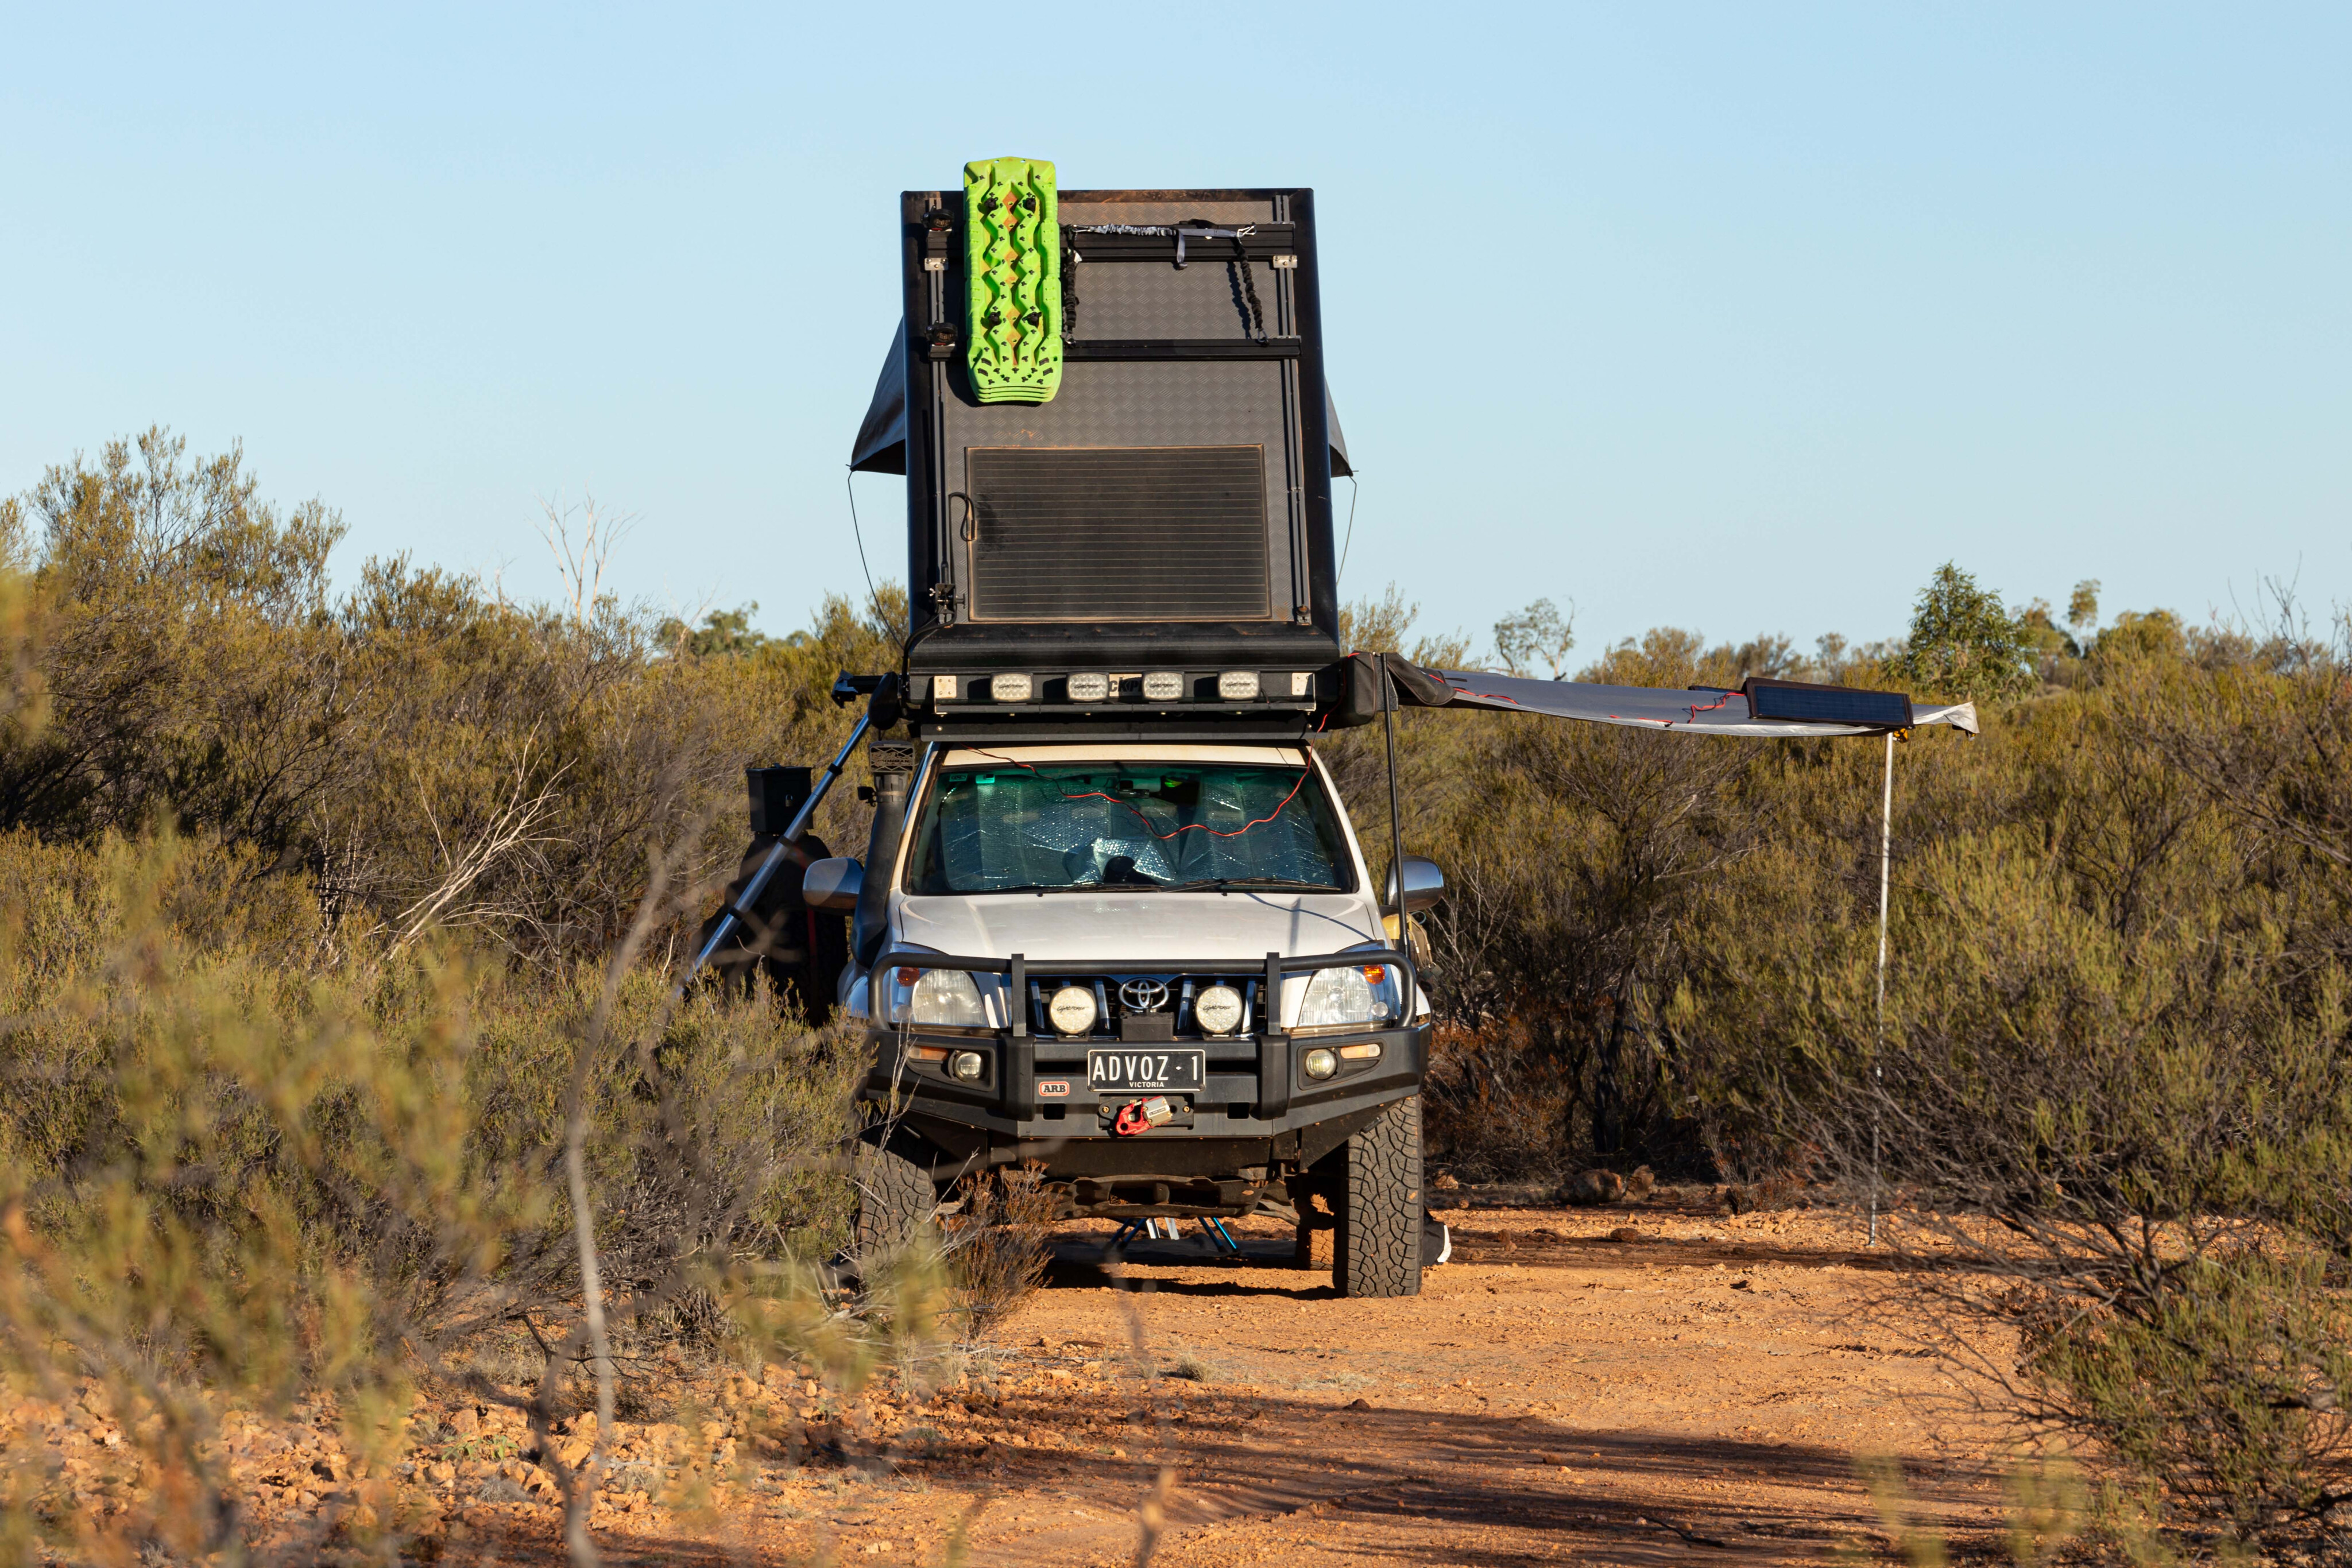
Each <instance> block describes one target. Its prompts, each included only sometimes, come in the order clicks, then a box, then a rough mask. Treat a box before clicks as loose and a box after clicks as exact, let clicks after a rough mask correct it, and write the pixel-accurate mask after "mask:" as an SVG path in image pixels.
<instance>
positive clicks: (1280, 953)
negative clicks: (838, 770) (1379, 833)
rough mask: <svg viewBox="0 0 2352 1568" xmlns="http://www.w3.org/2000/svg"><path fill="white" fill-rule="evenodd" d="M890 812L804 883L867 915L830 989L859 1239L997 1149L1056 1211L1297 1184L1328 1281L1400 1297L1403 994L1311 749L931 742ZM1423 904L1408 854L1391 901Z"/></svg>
mask: <svg viewBox="0 0 2352 1568" xmlns="http://www.w3.org/2000/svg"><path fill="white" fill-rule="evenodd" d="M905 820H906V823H907V829H906V831H904V832H902V833H901V834H899V835H898V842H897V845H896V852H895V853H894V854H893V855H892V856H891V858H890V861H889V862H888V863H887V864H883V865H877V866H875V867H870V868H869V867H865V866H862V865H860V864H859V863H858V862H855V861H849V860H841V859H835V860H824V861H819V862H815V863H814V865H812V866H811V867H810V868H809V869H808V872H807V873H806V880H805V886H806V888H807V890H808V897H809V902H810V903H811V904H814V905H816V906H817V907H820V908H823V907H833V908H847V907H852V906H858V905H862V906H863V911H862V913H870V915H871V917H872V918H876V919H878V920H879V922H880V931H879V932H878V934H877V935H878V940H877V941H874V942H871V943H870V944H869V943H868V942H866V940H865V939H864V936H865V934H864V933H861V934H860V935H859V936H856V937H853V943H854V945H856V946H871V947H878V949H879V951H878V953H877V956H875V958H874V960H873V961H872V962H871V963H870V964H860V965H853V966H852V967H850V968H849V969H848V970H847V971H845V976H844V983H843V987H842V997H841V1000H842V1002H843V1004H844V1006H845V1008H846V1009H847V1010H848V1011H849V1012H850V1013H851V1014H852V1015H854V1016H856V1017H860V1018H863V1019H866V1020H867V1033H868V1037H869V1039H870V1040H871V1041H872V1043H873V1058H872V1066H871V1068H870V1069H869V1071H868V1072H867V1075H866V1081H865V1083H864V1085H863V1088H862V1091H861V1092H862V1095H863V1097H864V1098H865V1099H866V1101H867V1103H869V1104H870V1105H871V1106H872V1108H873V1112H874V1123H875V1129H874V1132H873V1134H871V1137H870V1141H869V1142H867V1143H866V1145H864V1146H863V1151H862V1153H863V1158H862V1161H861V1168H860V1171H859V1181H858V1186H859V1189H860V1192H861V1195H862V1197H863V1202H862V1206H861V1208H860V1212H859V1219H858V1239H859V1243H860V1245H861V1246H866V1247H870V1246H875V1245H878V1244H887V1243H888V1242H890V1241H893V1240H895V1239H898V1237H900V1236H901V1235H903V1234H904V1232H905V1230H906V1228H908V1227H909V1226H911V1225H913V1224H915V1223H917V1222H918V1221H919V1220H921V1219H923V1218H927V1217H928V1216H929V1214H930V1213H931V1211H932V1209H933V1207H935V1205H936V1202H937V1199H938V1195H939V1190H940V1186H941V1185H942V1184H943V1183H945V1182H947V1181H950V1180H951V1179H953V1178H954V1177H956V1176H960V1175H961V1174H963V1173H966V1172H970V1171H973V1170H979V1169H984V1168H987V1167H989V1166H1003V1165H1011V1164H1018V1165H1021V1166H1028V1167H1031V1168H1033V1169H1034V1170H1035V1171H1037V1172H1038V1173H1039V1179H1041V1180H1042V1181H1043V1182H1044V1183H1045V1184H1046V1186H1048V1188H1049V1190H1051V1191H1052V1192H1054V1193H1055V1195H1056V1196H1057V1197H1059V1199H1060V1203H1059V1207H1060V1209H1061V1211H1062V1212H1064V1213H1066V1214H1068V1215H1073V1216H1107V1217H1113V1218H1150V1217H1155V1216H1171V1217H1201V1218H1205V1217H1217V1216H1238V1215H1244V1214H1247V1213H1249V1212H1251V1211H1252V1210H1253V1209H1254V1208H1255V1207H1257V1205H1258V1204H1259V1202H1260V1200H1261V1199H1262V1198H1264V1197H1267V1196H1269V1195H1270V1194H1271V1195H1274V1196H1277V1197H1286V1198H1287V1199H1288V1200H1289V1201H1290V1202H1292V1203H1294V1204H1296V1205H1297V1206H1298V1207H1300V1208H1301V1209H1302V1211H1304V1210H1307V1209H1308V1208H1309V1207H1310V1206H1311V1204H1312V1201H1313V1199H1315V1198H1317V1197H1320V1198H1321V1199H1322V1200H1323V1203H1324V1205H1325V1206H1326V1207H1328V1210H1329V1212H1330V1214H1331V1216H1332V1220H1331V1224H1332V1228H1333V1231H1334V1238H1333V1240H1334V1245H1333V1249H1332V1253H1333V1280H1334V1282H1335V1283H1336V1284H1337V1285H1338V1287H1339V1290H1340V1291H1343V1292H1344V1293H1346V1294H1349V1295H1369V1296H1393V1295H1402V1294H1410V1293H1412V1291H1416V1290H1417V1289H1418V1288H1419V1283H1420V1277H1421V1268H1422V1256H1421V1249H1422V1232H1423V1203H1422V1192H1421V1129H1420V1102H1419V1100H1418V1098H1417V1095H1418V1092H1419V1090H1420V1086H1421V1078H1422V1073H1423V1069H1424V1067H1425V1065H1426V1063H1427V1061H1428V1050H1429V1023H1428V1017H1427V1007H1426V1005H1425V1002H1424V1001H1423V998H1422V996H1421V993H1420V989H1419V987H1418V985H1417V983H1416V978H1415V975H1414V967H1413V964H1412V958H1411V956H1410V955H1409V953H1408V952H1407V951H1405V950H1404V949H1403V948H1402V947H1401V946H1397V945H1394V944H1392V943H1391V940H1390V938H1389V937H1388V936H1387V933H1386V931H1385V930H1384V928H1383V917H1382V909H1381V902H1380V901H1378V900H1376V899H1375V898H1374V896H1373V894H1372V888H1371V882H1370V877H1369V875H1368V874H1367V872H1366V869H1365V862H1364V856H1363V852H1362V850H1361V848H1360V846H1359V845H1358V843H1357V841H1356V835H1355V832H1354V831H1353V829H1352V828H1351V827H1350V826H1349V820H1348V816H1347V813H1346V812H1345V811H1344V810H1342V809H1341V807H1340V803H1339V800H1338V798H1337V796H1336V794H1335V792H1334V791H1333V789H1332V786H1331V781H1330V778H1329V776H1328V773H1327V772H1326V771H1325V769H1324V768H1323V767H1322V765H1321V764H1320V763H1319V762H1318V760H1317V759H1316V758H1315V757H1314V755H1313V753H1312V751H1311V750H1310V749H1309V748H1308V747H1307V746H1305V745H1303V744H1296V743H1293V744H1236V743H1222V744H1202V743H1186V742H1163V743H1159V744H1150V743H1135V742H1122V741H1111V740H1106V741H1086V740H1076V739H1074V740H1068V741H1061V742H1056V743H1054V744H1049V745H1035V744H1004V745H982V744H979V743H976V742H962V741H938V742H932V743H929V744H928V745H926V746H925V747H922V749H921V751H920V754H919V758H918V760H917V764H916V767H915V769H914V773H913V779H912V786H911V789H910V790H909V793H908V810H907V813H906V819H905ZM1441 892H1442V879H1441V878H1440V877H1439V876H1438V875H1437V873H1436V870H1435V868H1434V867H1433V866H1431V865H1429V864H1428V862H1408V864H1407V869H1406V897H1405V902H1406V904H1407V906H1408V907H1409V908H1410V907H1413V906H1416V905H1418V906H1426V905H1427V904H1430V903H1433V902H1434V901H1435V899H1436V898H1437V897H1438V896H1439V895H1440V894H1441ZM877 894H878V896H877Z"/></svg>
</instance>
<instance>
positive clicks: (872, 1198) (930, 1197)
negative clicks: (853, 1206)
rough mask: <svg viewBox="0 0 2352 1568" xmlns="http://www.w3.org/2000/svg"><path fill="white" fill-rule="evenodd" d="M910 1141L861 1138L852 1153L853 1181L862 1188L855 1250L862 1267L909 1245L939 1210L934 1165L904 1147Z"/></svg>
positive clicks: (854, 1231)
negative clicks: (922, 1161) (874, 1141)
mask: <svg viewBox="0 0 2352 1568" xmlns="http://www.w3.org/2000/svg"><path fill="white" fill-rule="evenodd" d="M904 1142H905V1139H904V1138H903V1137H901V1138H894V1139H892V1140H890V1141H889V1142H888V1143H884V1144H871V1143H867V1142H865V1141H864V1140H862V1139H861V1140H860V1141H859V1142H858V1145H857V1146H856V1149H855V1150H854V1151H853V1152H852V1154H851V1157H850V1180H851V1181H852V1182H853V1183H854V1184H855V1185H856V1188H857V1218H856V1223H855V1225H854V1226H853V1227H852V1229H851V1232H850V1252H851V1255H852V1256H853V1257H855V1258H856V1259H857V1260H858V1261H859V1262H860V1264H861V1265H862V1264H863V1263H865V1262H866V1260H869V1259H873V1260H878V1259H880V1258H882V1257H885V1256H887V1254H889V1253H892V1252H895V1251H897V1250H898V1249H899V1248H901V1247H903V1246H905V1245H906V1244H907V1242H908V1239H910V1238H912V1237H913V1236H914V1234H915V1232H916V1231H917V1230H918V1229H919V1228H921V1227H922V1226H924V1225H925V1224H928V1223H929V1220H930V1218H931V1217H932V1215H933V1214H935V1213H937V1212H938V1209H939V1207H940V1199H939V1193H938V1191H937V1190H936V1189H935V1188H934V1187H933V1186H931V1173H930V1170H929V1166H924V1165H920V1164H918V1163H917V1162H916V1161H915V1160H914V1159H913V1158H912V1157H910V1156H909V1155H908V1153H907V1152H905V1151H904V1150H903V1149H902V1148H900V1147H899V1146H898V1145H900V1144H902V1143H904Z"/></svg>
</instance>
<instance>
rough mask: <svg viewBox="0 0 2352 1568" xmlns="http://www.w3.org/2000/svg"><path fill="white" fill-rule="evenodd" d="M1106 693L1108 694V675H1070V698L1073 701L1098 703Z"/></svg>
mask: <svg viewBox="0 0 2352 1568" xmlns="http://www.w3.org/2000/svg"><path fill="white" fill-rule="evenodd" d="M1108 695H1110V677H1109V676H1108V675H1072V676H1071V677H1070V700H1071V701H1072V702H1074V703H1098V702H1100V701H1102V700H1103V698H1105V697H1107V696H1108Z"/></svg>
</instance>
